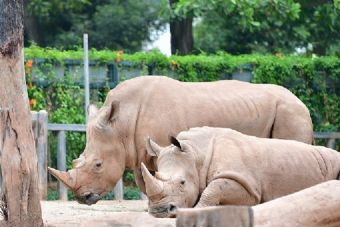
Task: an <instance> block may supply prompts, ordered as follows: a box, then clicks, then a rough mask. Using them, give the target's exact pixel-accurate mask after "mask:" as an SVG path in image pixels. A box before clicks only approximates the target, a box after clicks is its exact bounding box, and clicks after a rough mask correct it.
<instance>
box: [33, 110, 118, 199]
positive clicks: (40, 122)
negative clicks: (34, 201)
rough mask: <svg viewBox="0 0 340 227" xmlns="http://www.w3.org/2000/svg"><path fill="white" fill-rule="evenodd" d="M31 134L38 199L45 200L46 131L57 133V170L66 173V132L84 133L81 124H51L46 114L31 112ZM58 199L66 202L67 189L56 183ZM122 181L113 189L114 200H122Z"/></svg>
mask: <svg viewBox="0 0 340 227" xmlns="http://www.w3.org/2000/svg"><path fill="white" fill-rule="evenodd" d="M31 113H32V121H33V122H32V123H33V132H34V137H35V141H36V148H37V156H38V171H39V189H40V198H41V199H46V198H47V157H48V156H47V144H48V131H54V132H57V141H58V142H57V168H58V169H59V170H62V171H66V152H67V149H66V132H86V126H85V125H83V124H51V123H48V116H47V112H46V111H44V110H42V111H39V112H35V111H32V112H31ZM58 193H59V199H61V200H67V188H66V187H65V186H64V185H63V184H61V183H59V182H58ZM123 195H124V192H123V180H122V179H120V180H119V181H118V182H117V184H116V186H115V188H114V196H115V199H120V200H121V199H123Z"/></svg>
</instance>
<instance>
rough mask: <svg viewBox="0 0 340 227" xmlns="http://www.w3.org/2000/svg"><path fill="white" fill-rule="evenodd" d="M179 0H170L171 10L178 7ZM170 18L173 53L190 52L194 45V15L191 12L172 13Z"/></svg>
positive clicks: (184, 53)
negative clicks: (180, 14)
mask: <svg viewBox="0 0 340 227" xmlns="http://www.w3.org/2000/svg"><path fill="white" fill-rule="evenodd" d="M178 2H179V0H169V5H170V10H171V11H173V10H174V9H175V8H176V5H177V3H178ZM169 18H170V22H169V23H170V34H171V53H172V54H179V55H187V54H190V53H191V52H192V50H193V46H194V38H193V32H192V21H193V16H192V15H190V14H187V15H185V16H184V17H182V16H177V15H175V14H173V13H172V14H171V16H170V17H169Z"/></svg>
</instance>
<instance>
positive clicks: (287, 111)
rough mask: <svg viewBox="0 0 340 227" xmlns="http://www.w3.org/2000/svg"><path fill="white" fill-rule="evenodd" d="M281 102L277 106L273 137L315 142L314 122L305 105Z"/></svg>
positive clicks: (308, 142) (309, 142)
mask: <svg viewBox="0 0 340 227" xmlns="http://www.w3.org/2000/svg"><path fill="white" fill-rule="evenodd" d="M290 105H291V106H289V104H280V105H279V106H278V107H277V113H276V116H275V121H274V125H273V128H272V133H271V137H272V138H277V139H289V140H297V141H300V142H303V143H307V144H312V143H313V123H312V119H311V117H310V114H309V111H308V109H307V108H306V107H305V106H302V105H301V106H300V105H296V104H295V105H294V104H293V103H292V104H290Z"/></svg>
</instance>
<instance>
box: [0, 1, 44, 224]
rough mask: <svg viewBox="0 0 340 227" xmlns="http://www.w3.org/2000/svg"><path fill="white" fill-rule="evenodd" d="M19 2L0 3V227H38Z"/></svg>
mask: <svg viewBox="0 0 340 227" xmlns="http://www.w3.org/2000/svg"><path fill="white" fill-rule="evenodd" d="M23 9H24V2H23V0H0V31H1V32H0V81H1V83H0V154H1V156H0V163H1V172H2V179H3V184H2V193H3V195H2V204H1V205H2V206H1V211H2V216H3V217H4V219H5V220H4V221H0V226H9V227H33V226H34V227H42V226H43V222H42V218H41V208H40V201H39V189H38V173H37V171H38V170H37V157H36V151H35V145H34V139H33V133H32V122H31V115H30V110H29V105H28V96H27V89H26V84H25V77H24V71H23V68H24V67H23V56H22V54H23V51H22V50H23V15H24V14H23V13H24V12H23Z"/></svg>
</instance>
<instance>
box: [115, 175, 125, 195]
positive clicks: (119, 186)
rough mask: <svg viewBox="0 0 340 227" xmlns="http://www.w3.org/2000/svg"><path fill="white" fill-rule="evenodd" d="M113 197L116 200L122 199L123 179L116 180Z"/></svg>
mask: <svg viewBox="0 0 340 227" xmlns="http://www.w3.org/2000/svg"><path fill="white" fill-rule="evenodd" d="M113 192H114V195H115V199H116V200H123V199H124V191H123V179H122V178H120V179H119V181H118V182H117V184H116V186H115V188H114V189H113Z"/></svg>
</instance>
